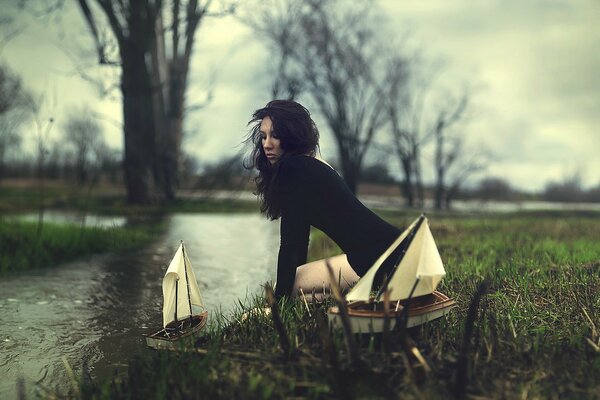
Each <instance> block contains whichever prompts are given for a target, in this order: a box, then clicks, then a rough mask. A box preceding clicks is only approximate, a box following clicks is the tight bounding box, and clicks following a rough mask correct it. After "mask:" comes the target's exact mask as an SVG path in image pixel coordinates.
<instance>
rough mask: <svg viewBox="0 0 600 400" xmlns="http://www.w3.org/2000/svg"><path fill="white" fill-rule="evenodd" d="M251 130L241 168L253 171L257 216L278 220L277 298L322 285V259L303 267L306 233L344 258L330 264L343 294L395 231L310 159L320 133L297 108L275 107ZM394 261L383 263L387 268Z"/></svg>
mask: <svg viewBox="0 0 600 400" xmlns="http://www.w3.org/2000/svg"><path fill="white" fill-rule="evenodd" d="M252 123H254V124H255V125H254V127H253V128H252V129H251V130H250V133H249V136H248V138H247V141H250V142H251V143H252V144H253V145H254V148H253V150H252V152H251V154H250V160H249V161H250V163H249V165H247V167H248V168H256V169H257V170H258V176H257V177H256V179H255V181H256V188H257V194H258V196H259V198H260V200H261V211H262V212H263V213H265V214H266V216H267V217H268V218H270V219H277V218H279V217H281V244H280V248H279V257H278V260H277V285H276V289H275V296H276V297H277V298H281V297H283V296H290V295H293V294H296V293H297V291H298V290H299V289H300V288H302V289H303V290H304V291H305V292H310V291H312V289H313V288H317V289H319V288H322V287H323V286H324V285H328V284H327V283H328V282H329V278H328V273H327V270H326V264H325V260H319V261H315V262H311V263H309V264H306V253H307V249H308V237H309V233H310V227H311V226H314V227H316V228H317V229H319V230H321V231H323V232H324V233H325V234H327V235H328V236H329V237H330V238H331V239H333V240H334V241H335V242H336V243H337V244H338V245H339V246H340V248H341V249H342V250H343V251H344V253H345V254H342V255H339V256H336V257H333V258H330V259H329V262H330V264H331V265H332V266H333V268H334V272H335V274H336V276H338V274H340V275H341V282H340V283H341V285H342V287H343V288H347V287H349V286H350V285H352V284H353V283H354V282H355V281H357V280H358V278H359V277H360V276H362V275H364V274H365V273H366V272H367V270H368V269H369V268H370V267H371V265H372V264H373V263H374V262H375V260H376V259H377V258H378V257H379V256H380V255H381V254H382V253H383V252H384V251H385V249H387V247H388V246H389V245H390V244H391V243H392V242H393V241H394V239H396V238H397V237H398V235H399V234H400V231H399V230H398V229H397V228H396V227H394V226H392V225H390V224H388V223H387V222H385V221H384V220H382V219H381V218H379V217H378V216H377V215H376V214H374V213H373V212H371V211H370V210H369V209H368V208H366V207H365V206H364V205H363V204H362V203H361V202H360V201H359V200H358V199H357V198H356V197H355V196H354V194H353V193H352V192H351V191H350V189H348V187H347V186H346V184H345V183H344V181H343V180H342V178H341V177H340V176H339V175H338V174H337V172H335V170H334V169H333V168H331V167H330V166H329V165H328V164H326V163H325V162H324V161H321V160H319V159H318V158H317V157H316V156H317V151H318V148H319V131H318V129H317V127H316V125H315V123H314V121H313V120H312V118H311V117H310V113H309V112H308V110H307V109H306V108H304V107H303V106H302V105H300V104H298V103H296V102H294V101H289V100H273V101H271V102H269V103H268V104H267V105H266V107H264V108H261V109H259V110H256V111H255V112H254V114H253V115H252V119H251V120H250V122H249V123H248V124H252ZM393 257H394V256H390V258H389V259H388V261H386V263H388V264H390V265H391V262H392V258H393ZM381 270H385V268H382V269H381ZM379 279H380V280H381V277H379Z"/></svg>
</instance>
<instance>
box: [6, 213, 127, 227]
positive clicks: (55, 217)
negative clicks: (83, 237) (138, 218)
mask: <svg viewBox="0 0 600 400" xmlns="http://www.w3.org/2000/svg"><path fill="white" fill-rule="evenodd" d="M11 218H12V219H16V220H19V221H27V222H37V220H38V214H37V213H27V214H18V215H15V216H12V217H11ZM44 222H52V223H56V224H70V225H82V224H83V225H85V226H90V227H104V228H111V227H121V226H124V225H125V224H126V223H127V222H128V221H127V218H126V217H122V216H114V215H113V216H105V215H93V214H82V213H75V212H65V211H53V210H48V211H44Z"/></svg>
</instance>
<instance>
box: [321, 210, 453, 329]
mask: <svg viewBox="0 0 600 400" xmlns="http://www.w3.org/2000/svg"><path fill="white" fill-rule="evenodd" d="M396 248H399V256H398V259H397V261H396V262H395V263H394V264H393V268H391V270H390V271H383V272H384V273H385V275H387V276H388V277H389V279H388V284H387V290H389V301H390V304H389V314H388V317H389V319H390V329H393V328H394V326H395V324H396V323H397V321H398V320H399V317H400V316H401V315H402V313H405V316H406V317H407V323H406V326H407V327H408V328H410V327H413V326H418V325H421V324H424V323H426V322H428V321H432V320H434V319H437V318H440V317H442V316H444V315H446V314H448V313H449V312H450V310H451V309H452V308H454V307H455V306H456V303H455V301H454V300H452V299H450V298H448V297H447V296H446V295H444V294H443V293H440V292H438V291H436V290H435V289H436V287H437V285H438V284H439V283H440V281H441V280H442V278H443V277H444V275H446V271H445V270H444V265H443V264H442V259H441V257H440V253H439V252H438V249H437V246H436V245H435V241H434V239H433V236H432V234H431V231H430V230H429V224H428V221H427V218H426V217H425V216H424V215H421V216H420V217H419V218H417V219H416V220H415V221H414V222H413V223H412V224H411V225H410V226H409V227H408V228H407V229H406V230H405V231H404V232H402V234H401V235H400V236H399V237H398V238H397V239H396V241H394V243H392V245H391V246H390V247H389V248H388V249H387V250H386V251H385V252H384V253H383V254H382V255H381V256H380V257H379V259H377V261H375V264H373V266H372V267H371V268H370V269H369V270H368V271H367V273H366V274H365V275H364V276H363V277H362V278H361V279H360V280H359V281H358V282H357V283H356V285H355V286H354V287H353V288H352V290H350V291H349V292H348V294H347V295H346V300H347V301H348V304H347V310H348V317H349V319H350V323H351V326H352V332H354V333H370V332H373V333H378V332H382V331H383V325H384V302H383V295H384V294H383V288H382V289H379V291H378V292H375V288H374V282H373V281H374V278H375V274H376V273H377V272H378V270H379V269H380V268H381V267H382V265H383V263H384V261H385V260H386V259H387V258H388V257H389V256H390V255H391V254H392V252H393V251H394V250H396ZM328 317H329V321H330V323H332V324H334V325H336V324H337V325H338V326H341V321H340V312H339V309H338V307H331V308H330V309H329V310H328Z"/></svg>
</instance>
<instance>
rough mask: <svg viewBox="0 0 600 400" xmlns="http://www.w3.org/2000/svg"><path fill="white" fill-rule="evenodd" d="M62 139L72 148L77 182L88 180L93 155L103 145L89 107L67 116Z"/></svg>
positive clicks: (82, 182) (97, 125)
mask: <svg viewBox="0 0 600 400" xmlns="http://www.w3.org/2000/svg"><path fill="white" fill-rule="evenodd" d="M64 140H65V143H66V144H67V145H68V146H70V147H71V148H72V150H73V154H74V158H75V160H74V161H75V163H74V164H75V171H76V176H77V183H78V184H79V185H83V184H85V183H86V182H87V181H88V176H89V172H90V171H89V166H90V164H91V163H92V162H93V161H94V160H93V158H94V155H95V154H96V153H97V152H98V149H100V148H101V147H102V146H103V145H104V139H103V136H102V128H101V126H100V124H99V123H98V121H97V120H96V119H95V118H94V117H92V112H91V110H90V109H89V108H85V107H84V108H81V109H79V110H77V111H75V112H74V113H73V114H71V115H70V116H69V117H68V119H67V122H66V124H65V127H64Z"/></svg>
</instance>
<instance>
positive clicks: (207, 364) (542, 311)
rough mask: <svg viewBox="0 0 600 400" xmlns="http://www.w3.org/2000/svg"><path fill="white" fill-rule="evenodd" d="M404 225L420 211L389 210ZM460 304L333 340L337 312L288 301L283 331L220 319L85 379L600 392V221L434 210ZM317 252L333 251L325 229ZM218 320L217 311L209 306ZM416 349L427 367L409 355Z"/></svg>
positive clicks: (294, 392)
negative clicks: (181, 340)
mask: <svg viewBox="0 0 600 400" xmlns="http://www.w3.org/2000/svg"><path fill="white" fill-rule="evenodd" d="M385 217H386V218H387V219H389V220H390V221H392V222H394V223H395V224H397V225H398V226H406V224H407V223H408V222H410V221H411V220H412V218H413V216H411V217H408V216H405V215H401V214H386V215H385ZM430 220H431V230H432V232H433V234H434V237H435V238H436V240H437V243H438V246H439V250H440V253H441V255H442V258H443V260H444V261H445V265H446V271H447V276H446V278H445V280H444V281H443V283H442V285H441V287H440V290H441V291H443V292H444V293H446V294H448V295H449V296H451V297H453V298H454V299H456V301H457V302H458V304H459V307H458V309H456V311H454V312H453V313H451V315H450V316H449V317H447V318H446V319H445V320H440V321H437V322H434V323H430V324H428V325H426V326H423V327H422V328H417V329H411V330H408V331H402V330H400V331H395V332H391V333H390V335H389V336H385V337H381V336H369V335H363V336H355V337H354V339H355V340H354V342H355V344H354V345H352V344H351V342H349V341H348V340H347V339H348V338H346V337H344V334H343V332H339V331H334V332H330V331H329V329H328V327H327V324H326V322H325V321H326V320H325V311H326V307H327V304H321V305H312V304H311V305H308V306H307V305H305V304H304V303H303V302H301V301H297V302H284V303H283V304H279V311H280V316H281V321H282V327H281V328H280V329H279V330H278V329H275V328H274V323H273V320H272V319H271V318H270V317H266V316H263V315H260V314H257V315H253V314H251V315H250V317H249V318H247V319H246V320H245V321H243V322H241V319H242V318H241V315H242V314H243V313H244V312H247V311H248V310H249V309H251V308H253V307H255V306H259V307H261V306H264V305H265V300H264V299H263V298H258V299H254V301H252V302H249V303H248V304H241V303H240V306H239V309H238V310H236V311H235V312H234V313H233V315H228V316H221V317H220V318H217V319H218V323H214V324H213V325H212V326H211V327H210V329H209V330H208V331H207V333H206V335H205V336H204V338H203V339H202V340H201V341H199V342H198V343H197V344H196V345H197V346H196V347H195V348H194V349H188V351H185V352H176V353H161V352H153V351H148V352H145V353H144V354H143V355H141V356H140V357H138V358H136V359H134V360H131V362H130V364H129V368H128V372H127V373H125V374H115V376H114V377H105V378H104V379H91V378H89V376H88V375H87V374H86V373H83V374H81V375H82V378H81V383H80V384H79V385H73V389H72V392H71V395H79V396H83V397H95V398H132V397H133V398H165V397H169V398H448V397H455V398H519V399H525V398H560V399H564V398H573V399H586V398H587V399H593V398H599V397H600V332H599V329H600V295H599V293H600V241H599V240H598V238H600V215H598V214H590V213H588V214H577V213H551V214H548V213H545V214H541V213H540V214H536V213H533V214H508V215H492V216H467V215H462V216H458V217H457V216H454V215H452V214H446V215H433V216H430ZM311 243H312V245H311V251H310V252H311V257H312V258H320V257H321V256H322V254H323V253H324V252H326V253H332V252H335V251H336V249H335V246H333V245H332V244H331V243H330V242H328V241H327V240H326V239H324V238H323V237H322V236H321V235H315V236H314V237H313V239H312V242H311ZM211 312H214V311H211ZM412 346H416V347H417V348H418V350H419V351H420V354H421V355H422V356H423V360H424V361H418V359H416V358H415V357H414V353H411V352H410V349H411V348H412Z"/></svg>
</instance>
